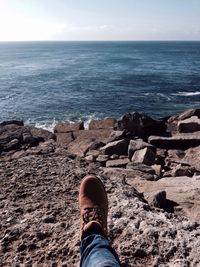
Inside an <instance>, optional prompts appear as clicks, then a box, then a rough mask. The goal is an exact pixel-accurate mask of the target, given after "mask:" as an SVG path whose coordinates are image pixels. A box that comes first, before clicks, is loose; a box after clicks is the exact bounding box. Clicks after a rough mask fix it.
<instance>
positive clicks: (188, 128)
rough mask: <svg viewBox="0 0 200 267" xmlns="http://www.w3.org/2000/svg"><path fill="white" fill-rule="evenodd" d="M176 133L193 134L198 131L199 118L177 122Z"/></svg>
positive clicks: (199, 129) (199, 126) (193, 117)
mask: <svg viewBox="0 0 200 267" xmlns="http://www.w3.org/2000/svg"><path fill="white" fill-rule="evenodd" d="M178 131H179V132H180V133H193V132H197V131H200V118H198V117H197V116H192V117H190V118H188V119H185V120H181V121H179V122H178Z"/></svg>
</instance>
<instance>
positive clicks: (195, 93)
mask: <svg viewBox="0 0 200 267" xmlns="http://www.w3.org/2000/svg"><path fill="white" fill-rule="evenodd" d="M172 95H175V96H195V95H200V92H199V91H196V92H177V93H174V94H172Z"/></svg>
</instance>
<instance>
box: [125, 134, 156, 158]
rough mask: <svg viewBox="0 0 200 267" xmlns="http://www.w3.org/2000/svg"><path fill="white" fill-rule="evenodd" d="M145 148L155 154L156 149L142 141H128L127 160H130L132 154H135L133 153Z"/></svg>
mask: <svg viewBox="0 0 200 267" xmlns="http://www.w3.org/2000/svg"><path fill="white" fill-rule="evenodd" d="M145 147H148V148H149V149H151V150H152V151H153V152H154V153H156V147H155V146H152V145H151V144H149V143H146V142H144V141H143V140H142V139H136V140H130V142H129V146H128V157H129V159H131V158H132V157H133V154H134V153H135V151H137V150H140V149H143V148H145Z"/></svg>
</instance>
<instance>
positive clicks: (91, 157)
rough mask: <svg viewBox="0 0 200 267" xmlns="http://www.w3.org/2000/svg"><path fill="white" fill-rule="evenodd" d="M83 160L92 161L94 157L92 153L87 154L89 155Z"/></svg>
mask: <svg viewBox="0 0 200 267" xmlns="http://www.w3.org/2000/svg"><path fill="white" fill-rule="evenodd" d="M85 160H87V161H91V162H94V161H95V157H94V156H93V155H89V156H86V157H85Z"/></svg>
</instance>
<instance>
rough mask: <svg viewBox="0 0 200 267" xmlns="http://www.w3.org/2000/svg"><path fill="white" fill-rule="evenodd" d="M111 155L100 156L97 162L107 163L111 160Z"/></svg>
mask: <svg viewBox="0 0 200 267" xmlns="http://www.w3.org/2000/svg"><path fill="white" fill-rule="evenodd" d="M109 158H110V157H109V155H99V156H98V157H97V158H96V161H98V162H101V163H105V162H106V161H107V160H109Z"/></svg>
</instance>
